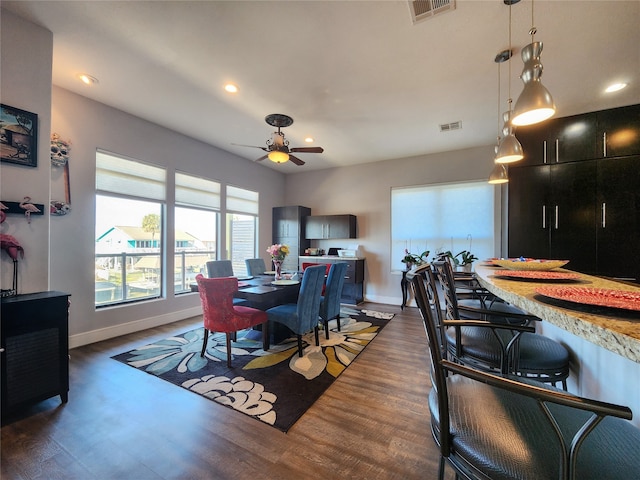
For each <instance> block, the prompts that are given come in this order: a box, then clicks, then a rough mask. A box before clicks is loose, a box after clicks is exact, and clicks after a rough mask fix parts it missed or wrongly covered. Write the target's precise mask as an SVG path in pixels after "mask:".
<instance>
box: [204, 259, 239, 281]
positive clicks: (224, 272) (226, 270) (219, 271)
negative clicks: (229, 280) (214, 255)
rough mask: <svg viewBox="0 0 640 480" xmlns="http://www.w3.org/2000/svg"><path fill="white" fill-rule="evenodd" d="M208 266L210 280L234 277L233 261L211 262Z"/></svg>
mask: <svg viewBox="0 0 640 480" xmlns="http://www.w3.org/2000/svg"><path fill="white" fill-rule="evenodd" d="M206 265H207V276H208V277H209V278H220V277H233V264H232V263H231V260H210V261H208V262H207V263H206Z"/></svg>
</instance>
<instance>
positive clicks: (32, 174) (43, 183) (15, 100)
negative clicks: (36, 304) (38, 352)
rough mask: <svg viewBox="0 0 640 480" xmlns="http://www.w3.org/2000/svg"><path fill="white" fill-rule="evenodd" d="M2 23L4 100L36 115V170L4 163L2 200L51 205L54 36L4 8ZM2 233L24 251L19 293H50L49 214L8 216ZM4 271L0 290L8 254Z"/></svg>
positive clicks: (4, 265)
mask: <svg viewBox="0 0 640 480" xmlns="http://www.w3.org/2000/svg"><path fill="white" fill-rule="evenodd" d="M0 21H1V25H0V32H1V37H0V46H1V51H0V58H1V59H2V65H1V68H0V100H1V101H2V103H3V104H4V105H9V106H11V107H15V108H19V109H21V110H26V111H28V112H31V113H35V114H37V115H38V154H37V155H38V166H37V167H35V168H34V167H25V166H22V165H14V164H11V163H2V164H0V200H5V201H9V202H20V201H22V199H23V197H24V196H26V195H28V196H30V197H32V202H33V203H38V204H45V205H49V175H50V165H51V162H50V161H49V158H50V156H49V149H50V143H49V132H50V125H51V115H50V111H51V58H52V52H53V35H52V34H51V32H49V31H47V30H44V29H42V28H40V27H37V26H36V25H34V24H32V23H29V22H26V21H24V20H23V19H22V18H20V17H17V16H15V15H13V14H11V13H8V12H6V11H4V10H2V15H1V20H0ZM45 213H46V212H45ZM0 233H3V234H6V235H12V236H14V237H15V238H16V240H18V242H19V243H20V245H22V247H23V248H24V251H25V258H24V260H22V259H19V262H18V272H19V278H18V292H19V293H30V292H39V291H44V290H48V286H49V261H48V259H49V215H33V216H32V217H31V224H28V223H27V220H26V219H25V218H24V216H23V215H8V216H7V219H6V221H5V222H4V223H3V224H2V225H1V226H0ZM0 270H1V272H0V274H1V275H0V286H1V287H2V289H10V288H11V286H12V274H13V263H12V261H11V259H10V258H9V256H8V255H7V254H6V253H5V252H1V253H0Z"/></svg>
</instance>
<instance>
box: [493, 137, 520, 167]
mask: <svg viewBox="0 0 640 480" xmlns="http://www.w3.org/2000/svg"><path fill="white" fill-rule="evenodd" d="M523 158H524V152H523V150H522V145H521V144H520V142H519V141H518V139H517V138H516V136H515V135H514V134H513V133H510V134H509V135H505V136H504V138H503V139H502V141H501V142H500V146H499V147H498V153H497V154H496V163H512V162H517V161H518V160H522V159H523Z"/></svg>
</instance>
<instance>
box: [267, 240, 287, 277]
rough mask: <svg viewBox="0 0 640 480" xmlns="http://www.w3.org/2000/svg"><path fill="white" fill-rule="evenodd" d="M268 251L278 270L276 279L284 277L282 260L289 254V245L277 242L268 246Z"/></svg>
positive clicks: (274, 266) (275, 268) (274, 267)
mask: <svg viewBox="0 0 640 480" xmlns="http://www.w3.org/2000/svg"><path fill="white" fill-rule="evenodd" d="M267 253H268V254H269V255H271V261H272V262H273V269H274V270H275V272H276V278H275V279H276V280H281V279H282V262H284V259H285V258H286V256H287V255H289V246H288V245H282V244H280V243H276V244H274V245H271V246H270V247H269V248H267Z"/></svg>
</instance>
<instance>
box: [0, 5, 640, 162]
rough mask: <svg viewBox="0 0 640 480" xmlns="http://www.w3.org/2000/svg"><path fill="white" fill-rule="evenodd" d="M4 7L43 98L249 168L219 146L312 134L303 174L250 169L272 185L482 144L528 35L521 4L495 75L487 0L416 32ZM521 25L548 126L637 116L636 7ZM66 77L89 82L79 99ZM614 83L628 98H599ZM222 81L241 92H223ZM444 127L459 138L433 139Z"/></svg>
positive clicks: (170, 9)
mask: <svg viewBox="0 0 640 480" xmlns="http://www.w3.org/2000/svg"><path fill="white" fill-rule="evenodd" d="M2 7H3V8H6V9H8V10H10V11H12V12H14V13H16V14H18V15H20V16H22V17H24V18H26V19H27V20H30V21H32V22H33V23H36V24H38V25H41V26H43V27H45V28H46V29H48V30H50V31H52V32H53V39H54V40H53V44H54V47H53V84H54V85H56V86H59V87H62V88H65V89H67V90H70V91H72V92H75V93H78V94H80V95H82V96H85V97H88V98H91V99H93V100H96V101H99V102H102V103H105V104H107V105H111V106H113V107H115V108H118V109H120V110H123V111H125V112H128V113H131V114H133V115H136V116H138V117H141V118H144V119H147V120H149V121H151V122H154V123H157V124H159V125H163V126H165V127H167V128H170V129H172V130H175V131H178V132H181V133H183V134H185V135H188V136H190V137H193V138H196V139H198V140H201V141H203V142H206V143H209V144H211V145H215V146H217V147H219V148H222V149H224V150H227V151H229V152H232V153H235V154H237V155H239V156H241V157H244V158H246V159H248V160H255V159H257V158H258V157H261V156H262V155H263V154H264V152H262V151H261V150H258V149H257V148H247V147H239V146H234V145H232V144H233V143H238V144H249V145H255V146H265V142H266V140H267V139H269V138H270V135H271V133H272V132H273V131H274V130H275V128H273V127H271V126H269V125H267V124H266V123H265V120H264V118H265V116H267V115H268V114H271V113H284V114H287V115H290V116H291V117H293V119H294V123H293V125H291V126H290V127H287V128H285V129H283V132H284V134H285V136H286V138H287V139H288V140H289V141H290V146H291V147H304V146H309V145H308V144H305V143H304V138H305V137H306V136H312V137H313V138H314V139H315V143H314V144H312V145H314V146H322V147H323V148H324V149H325V151H324V153H322V154H315V153H300V154H298V156H299V158H301V159H303V160H304V161H305V162H306V165H304V166H302V167H298V166H296V165H293V164H292V163H291V162H287V163H286V164H281V165H276V164H274V163H272V162H269V161H268V160H265V161H263V162H261V164H262V165H264V166H265V167H269V168H274V169H277V170H281V171H283V172H284V173H292V172H300V171H302V169H304V170H317V169H324V168H330V167H337V166H347V165H357V164H362V163H368V162H375V161H381V160H388V159H395V158H403V157H411V156H416V155H422V154H428V153H436V152H442V151H448V150H457V149H462V148H468V147H476V146H481V145H492V144H494V143H495V141H496V136H497V135H498V131H499V129H501V128H502V125H501V120H500V121H499V115H498V110H499V111H500V112H503V111H506V110H507V98H508V91H509V78H511V96H512V97H513V100H514V102H515V100H516V99H517V97H518V95H519V93H520V91H521V90H522V82H521V81H520V80H519V78H518V76H519V74H520V72H521V70H522V60H521V59H520V50H521V48H522V47H523V46H525V45H526V44H528V43H530V41H531V37H530V35H529V33H528V32H529V29H530V27H531V25H532V2H531V1H530V0H522V1H521V2H519V3H517V4H515V5H513V6H512V7H511V18H512V22H511V25H512V28H511V31H512V33H511V38H512V42H511V43H512V46H513V48H514V57H513V58H512V60H511V61H510V62H506V63H503V64H502V65H501V66H500V67H498V64H496V63H495V62H494V57H495V56H496V54H497V53H498V52H500V51H501V50H504V49H507V48H508V46H509V7H508V6H506V5H505V4H504V3H503V1H501V0H491V1H481V0H457V2H455V10H451V11H448V12H446V13H440V14H438V15H434V16H433V17H431V18H429V19H427V20H423V21H420V22H417V23H415V24H414V22H413V21H412V17H411V14H410V8H409V3H408V2H407V1H406V0H405V1H389V0H386V1H339V0H337V1H329V0H327V1H305V0H299V1H193V2H191V1H177V2H168V1H152V2H142V1H124V2H112V1H101V2H97V1H87V2H85V1H70V2H56V1H38V2H36V1H18V2H14V1H2ZM533 14H534V25H535V26H536V27H537V34H536V35H535V40H537V41H542V42H543V43H544V51H543V53H542V56H541V60H542V63H543V65H544V74H543V76H542V81H543V83H544V84H545V86H546V87H547V88H548V89H549V91H550V92H551V94H552V95H553V97H554V100H555V103H556V105H557V107H558V113H557V115H558V116H566V115H572V114H577V113H584V112H588V111H594V110H600V109H604V108H612V107H617V106H622V105H629V104H634V103H640V78H639V77H640V28H638V25H640V2H638V1H637V0H633V1H616V0H607V1H593V0H588V1H578V0H563V1H560V0H555V1H549V0H538V1H536V2H535V3H534V4H533ZM509 64H511V65H509ZM499 68H500V76H499ZM509 71H510V72H509ZM79 73H88V74H90V75H92V76H94V77H96V78H97V79H98V80H99V83H98V84H96V85H93V86H91V87H88V86H86V85H84V84H82V83H81V82H80V81H78V79H77V75H78V74H79ZM509 73H511V75H509ZM499 78H500V85H501V99H500V102H499V106H498V79H499ZM614 81H624V82H628V83H629V86H628V87H627V88H626V89H624V90H622V91H620V92H618V93H614V94H605V93H603V90H604V88H605V86H606V85H608V84H609V83H611V82H614ZM227 82H233V83H235V84H237V85H238V87H239V92H238V93H236V94H233V95H232V94H228V93H226V92H225V91H224V89H223V86H224V84H226V83H227ZM70 114H71V112H70ZM458 121H460V122H461V124H462V128H461V129H460V130H452V131H448V132H440V128H439V125H440V124H446V123H452V122H458ZM61 133H62V132H61ZM239 161H240V160H239ZM487 174H488V172H487Z"/></svg>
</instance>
